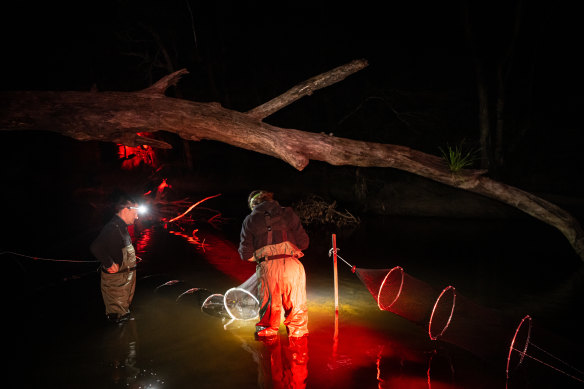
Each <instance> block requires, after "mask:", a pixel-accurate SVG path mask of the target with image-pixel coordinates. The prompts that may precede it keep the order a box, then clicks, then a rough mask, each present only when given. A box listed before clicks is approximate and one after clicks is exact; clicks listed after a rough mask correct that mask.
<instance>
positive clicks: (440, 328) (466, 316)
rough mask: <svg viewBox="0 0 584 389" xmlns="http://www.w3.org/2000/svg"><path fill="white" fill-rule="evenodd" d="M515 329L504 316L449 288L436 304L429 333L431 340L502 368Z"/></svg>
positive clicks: (513, 324)
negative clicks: (464, 351) (467, 352)
mask: <svg viewBox="0 0 584 389" xmlns="http://www.w3.org/2000/svg"><path fill="white" fill-rule="evenodd" d="M516 327H517V324H516V323H513V322H512V321H511V320H509V319H508V318H507V317H506V316H505V315H503V314H502V312H499V311H496V310H494V309H490V308H487V307H485V306H482V305H479V304H477V303H475V302H474V301H472V300H470V299H468V298H467V297H465V296H463V295H462V294H460V292H458V291H457V290H456V289H455V288H454V287H453V286H449V287H447V288H445V289H444V290H443V291H442V293H441V294H440V296H439V297H438V299H437V300H436V302H435V304H434V309H433V311H432V314H431V317H430V321H429V323H428V333H429V335H430V339H433V340H441V341H443V342H448V343H451V344H454V345H456V346H458V347H460V348H463V349H465V350H467V351H469V352H471V353H473V354H474V355H477V356H479V357H481V358H483V359H485V360H489V361H491V362H493V363H495V364H497V365H501V364H502V363H503V362H506V361H507V357H508V353H509V346H510V345H509V340H510V338H511V336H512V335H513V333H514V332H515V330H516ZM518 342H519V339H518Z"/></svg>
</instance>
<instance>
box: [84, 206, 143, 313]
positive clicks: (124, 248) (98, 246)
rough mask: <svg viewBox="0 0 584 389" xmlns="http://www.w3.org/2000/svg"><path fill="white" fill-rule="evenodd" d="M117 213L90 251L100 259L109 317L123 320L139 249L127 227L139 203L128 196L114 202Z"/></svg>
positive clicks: (131, 221)
mask: <svg viewBox="0 0 584 389" xmlns="http://www.w3.org/2000/svg"><path fill="white" fill-rule="evenodd" d="M114 207H115V215H114V216H113V217H112V219H111V220H110V221H109V222H108V223H107V224H106V225H105V226H104V227H103V228H102V230H101V232H100V233H99V235H98V236H97V238H96V239H95V240H94V241H93V242H92V243H91V246H90V250H91V252H92V253H93V255H94V256H95V257H96V258H97V259H98V260H99V261H100V262H101V269H102V271H101V294H102V297H103V302H104V304H105V314H106V317H107V318H108V319H109V320H110V321H112V322H114V323H121V322H123V321H125V320H127V319H128V318H129V316H130V304H131V303H132V299H133V297H134V290H135V288H136V250H135V249H134V246H133V245H132V238H131V236H130V233H129V232H128V226H129V225H132V224H134V222H135V221H136V220H137V219H138V210H139V206H138V203H136V201H134V200H133V199H132V198H131V197H129V196H127V195H121V196H120V197H119V198H118V199H117V200H116V202H115V204H114Z"/></svg>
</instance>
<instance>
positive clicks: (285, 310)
mask: <svg viewBox="0 0 584 389" xmlns="http://www.w3.org/2000/svg"><path fill="white" fill-rule="evenodd" d="M264 217H265V222H266V229H267V231H266V233H267V235H268V238H267V245H266V246H264V247H262V248H260V249H258V250H256V251H255V252H254V256H255V258H256V261H257V262H258V264H257V266H256V273H257V278H258V280H259V284H258V292H259V293H258V297H259V300H260V311H259V316H260V321H259V322H258V323H257V324H256V334H257V335H258V336H275V335H277V334H278V328H279V327H280V321H281V319H282V316H284V325H285V326H286V330H287V331H288V335H289V336H291V337H300V336H303V335H306V334H308V310H307V305H306V274H305V272H304V266H302V263H301V262H300V261H299V260H298V258H299V257H301V256H302V255H303V254H302V252H301V251H300V250H299V249H298V248H297V247H296V246H295V245H294V244H292V243H291V242H289V241H288V236H287V226H286V225H285V224H284V221H283V220H282V217H281V216H276V217H274V218H273V219H272V217H271V215H270V214H269V213H268V212H265V214H264ZM273 231H281V233H282V242H280V243H276V244H274V243H273Z"/></svg>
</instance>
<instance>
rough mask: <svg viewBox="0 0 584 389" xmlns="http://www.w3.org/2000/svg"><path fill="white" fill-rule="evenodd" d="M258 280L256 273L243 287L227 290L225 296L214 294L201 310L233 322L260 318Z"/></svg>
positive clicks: (204, 302) (206, 300) (203, 304)
mask: <svg viewBox="0 0 584 389" xmlns="http://www.w3.org/2000/svg"><path fill="white" fill-rule="evenodd" d="M257 295H258V280H257V276H256V274H255V273H254V274H253V275H252V276H251V277H249V278H248V279H247V280H246V281H245V282H243V283H242V284H241V285H239V286H237V287H235V288H231V289H229V290H227V291H226V292H225V293H224V294H212V295H210V296H208V297H207V298H206V299H205V301H203V303H202V305H201V310H202V311H203V312H205V313H207V314H209V315H212V316H218V317H225V318H230V319H233V320H252V319H255V318H257V317H258V315H259V310H260V303H259V299H258V297H257Z"/></svg>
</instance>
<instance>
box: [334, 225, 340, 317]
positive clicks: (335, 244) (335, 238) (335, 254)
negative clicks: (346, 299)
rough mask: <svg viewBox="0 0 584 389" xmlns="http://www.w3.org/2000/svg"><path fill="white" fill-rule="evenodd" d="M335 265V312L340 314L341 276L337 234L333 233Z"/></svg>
mask: <svg viewBox="0 0 584 389" xmlns="http://www.w3.org/2000/svg"><path fill="white" fill-rule="evenodd" d="M333 266H334V277H335V314H337V315H338V314H339V277H338V274H337V235H336V234H333Z"/></svg>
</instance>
